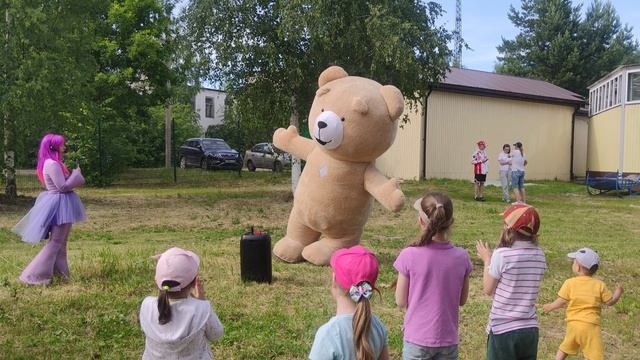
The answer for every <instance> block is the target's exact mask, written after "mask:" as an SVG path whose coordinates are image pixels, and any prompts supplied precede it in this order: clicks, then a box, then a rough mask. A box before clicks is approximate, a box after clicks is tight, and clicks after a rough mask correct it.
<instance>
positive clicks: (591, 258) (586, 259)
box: [567, 247, 600, 269]
mask: <svg viewBox="0 0 640 360" xmlns="http://www.w3.org/2000/svg"><path fill="white" fill-rule="evenodd" d="M567 256H568V257H570V258H572V259H576V260H577V261H578V264H580V265H582V266H584V267H585V268H587V269H591V267H592V266H593V265H598V264H599V263H600V256H598V254H597V253H596V252H595V251H593V250H591V249H589V248H586V247H585V248H582V249H580V250H578V251H576V252H572V253H568V254H567Z"/></svg>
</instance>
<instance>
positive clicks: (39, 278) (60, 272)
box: [12, 134, 86, 285]
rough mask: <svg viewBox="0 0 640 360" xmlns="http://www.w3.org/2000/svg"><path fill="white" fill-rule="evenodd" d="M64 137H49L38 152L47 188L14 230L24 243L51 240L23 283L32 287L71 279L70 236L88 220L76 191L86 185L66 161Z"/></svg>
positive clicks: (40, 172) (26, 271)
mask: <svg viewBox="0 0 640 360" xmlns="http://www.w3.org/2000/svg"><path fill="white" fill-rule="evenodd" d="M64 150H65V148H64V137H63V136H62V135H58V134H47V135H45V136H44V137H43V138H42V140H41V141H40V150H39V151H38V170H37V174H38V179H39V180H40V182H41V183H42V185H44V187H45V188H46V191H43V192H41V193H40V195H38V198H37V199H36V203H35V205H34V206H33V208H31V210H30V211H29V213H27V215H26V216H25V217H24V218H22V220H20V222H18V224H17V225H16V226H15V227H14V228H13V229H12V231H13V232H15V233H16V234H18V235H20V236H21V237H22V241H24V242H28V243H32V244H37V243H38V242H40V240H43V239H47V238H48V239H49V240H48V241H47V243H46V244H45V246H44V247H43V248H42V250H40V252H39V253H38V255H36V257H35V258H33V260H31V263H29V265H27V267H26V268H25V269H24V270H23V271H22V274H21V275H20V277H19V280H20V281H22V282H23V283H25V284H29V285H41V284H49V283H50V282H51V278H52V277H53V275H57V276H59V277H61V278H63V279H67V278H69V266H68V265H67V237H68V236H69V232H70V231H71V225H72V224H73V223H76V222H79V221H83V220H84V219H85V217H86V215H85V211H84V206H83V205H82V202H81V201H80V198H79V197H78V195H77V194H76V193H75V192H74V191H73V189H74V188H76V187H78V186H81V185H83V184H84V177H82V173H81V172H80V168H79V167H78V168H75V169H74V170H73V171H72V172H69V169H67V167H66V166H65V165H64V163H63V162H62V157H63V155H64Z"/></svg>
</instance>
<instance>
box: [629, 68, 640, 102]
mask: <svg viewBox="0 0 640 360" xmlns="http://www.w3.org/2000/svg"><path fill="white" fill-rule="evenodd" d="M628 84H629V85H628V89H627V98H628V99H629V101H640V72H635V73H630V74H629V83H628Z"/></svg>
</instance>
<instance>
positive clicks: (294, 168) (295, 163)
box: [289, 95, 302, 194]
mask: <svg viewBox="0 0 640 360" xmlns="http://www.w3.org/2000/svg"><path fill="white" fill-rule="evenodd" d="M289 125H293V126H295V127H296V129H298V131H299V130H300V121H299V119H298V107H297V102H296V96H295V95H293V96H291V117H290V118H289ZM301 173H302V164H301V163H300V159H298V158H297V157H295V156H293V154H291V192H292V193H293V194H295V193H296V187H298V181H299V180H300V174H301Z"/></svg>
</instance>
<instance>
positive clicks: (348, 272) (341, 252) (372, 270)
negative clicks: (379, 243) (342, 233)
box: [329, 245, 378, 289]
mask: <svg viewBox="0 0 640 360" xmlns="http://www.w3.org/2000/svg"><path fill="white" fill-rule="evenodd" d="M329 262H330V264H331V267H332V268H333V273H334V274H335V275H336V281H337V282H338V284H340V286H342V288H344V289H349V288H351V286H352V285H357V284H359V283H361V282H363V281H366V282H368V283H369V284H371V287H372V288H375V283H376V279H377V278H378V259H377V258H376V256H375V255H374V254H373V253H372V252H371V251H369V250H368V249H367V248H365V247H363V246H361V245H356V246H352V247H350V248H346V249H338V250H336V251H335V252H334V253H333V255H332V256H331V260H330V261H329Z"/></svg>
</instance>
